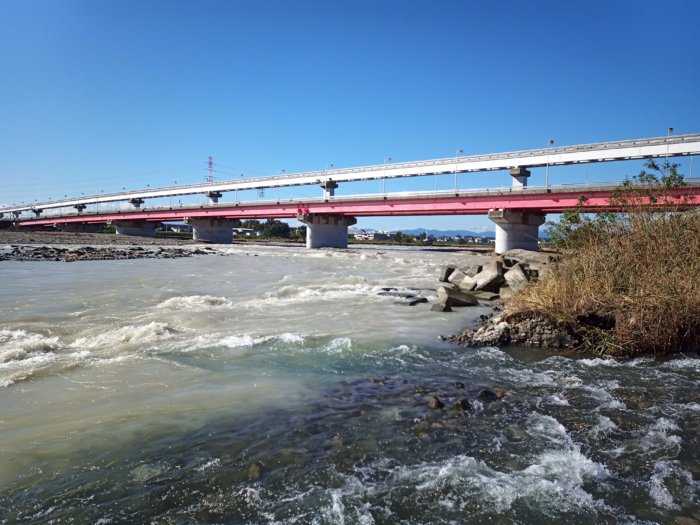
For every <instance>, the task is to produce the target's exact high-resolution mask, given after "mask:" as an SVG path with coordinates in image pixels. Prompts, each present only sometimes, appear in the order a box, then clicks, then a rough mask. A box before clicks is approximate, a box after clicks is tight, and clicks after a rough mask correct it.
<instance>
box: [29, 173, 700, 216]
mask: <svg viewBox="0 0 700 525" xmlns="http://www.w3.org/2000/svg"><path fill="white" fill-rule="evenodd" d="M615 189H616V186H603V187H589V188H555V189H550V190H549V191H546V190H544V189H542V188H527V189H514V188H513V189H509V190H507V191H506V190H501V191H482V192H478V193H477V192H472V193H469V194H466V195H465V194H454V192H452V193H449V192H438V193H437V194H436V193H435V192H429V193H425V194H420V195H416V194H413V195H410V196H409V195H402V194H387V195H386V196H384V195H372V196H350V197H333V198H330V199H311V200H309V199H307V200H290V201H280V202H251V203H239V204H235V203H220V204H213V205H202V206H184V207H178V208H145V209H134V210H120V211H109V212H103V213H86V212H83V213H79V214H78V213H75V214H69V215H58V216H52V217H43V218H37V219H28V220H24V221H22V222H21V223H20V224H21V225H23V226H40V225H45V226H49V225H54V224H65V223H105V222H110V221H119V220H145V221H179V220H183V219H186V218H197V217H220V218H231V219H259V218H294V217H296V216H297V215H299V214H301V213H316V214H337V215H347V216H353V217H366V216H392V215H395V216H399V215H485V214H487V213H488V211H489V210H491V209H517V210H532V211H533V212H541V213H559V212H562V211H563V210H565V209H568V208H573V207H575V206H577V205H581V204H580V200H581V197H585V199H586V200H585V203H584V204H582V205H581V206H582V208H583V209H585V210H588V211H596V210H603V209H611V206H610V202H609V200H610V196H611V194H612V192H613V191H614V190H615ZM674 193H675V194H676V195H677V196H682V195H690V196H694V198H695V201H694V204H700V202H698V201H700V199H698V197H700V180H697V179H693V180H691V181H689V184H688V186H687V187H685V188H682V189H680V190H676V191H675V192H674Z"/></svg>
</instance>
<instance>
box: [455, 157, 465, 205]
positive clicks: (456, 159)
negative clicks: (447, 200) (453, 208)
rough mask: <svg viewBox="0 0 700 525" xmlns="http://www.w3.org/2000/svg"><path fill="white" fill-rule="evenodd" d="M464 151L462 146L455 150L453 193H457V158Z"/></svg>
mask: <svg viewBox="0 0 700 525" xmlns="http://www.w3.org/2000/svg"><path fill="white" fill-rule="evenodd" d="M463 153H464V150H463V149H462V148H460V149H458V150H457V151H456V152H455V194H456V193H457V158H458V157H459V156H460V155H462V154H463Z"/></svg>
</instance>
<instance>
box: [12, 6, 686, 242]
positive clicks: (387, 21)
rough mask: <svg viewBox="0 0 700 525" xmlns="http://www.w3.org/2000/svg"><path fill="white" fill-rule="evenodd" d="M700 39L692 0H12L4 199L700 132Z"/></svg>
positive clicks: (565, 176)
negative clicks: (669, 131) (210, 171)
mask: <svg viewBox="0 0 700 525" xmlns="http://www.w3.org/2000/svg"><path fill="white" fill-rule="evenodd" d="M699 28H700V2H697V1H694V0H668V1H665V2H659V1H648V0H629V1H624V0H617V1H615V0H605V1H597V0H588V1H566V2H562V1H527V2H524V1H520V0H518V1H515V0H512V1H505V0H504V1H500V2H470V1H450V0H441V1H428V0H426V1H422V2H417V1H410V0H400V1H398V0H397V1H381V0H373V1H359V0H355V1H352V2H333V1H327V0H326V1H302V0H300V1H266V0H255V1H233V0H230V1H212V0H209V1H207V0H202V1H194V0H193V1H189V2H185V1H172V0H168V1H156V0H151V1H148V0H145V1H144V0H139V1H131V0H112V1H99V0H82V1H75V0H60V1H54V0H45V1H38V0H0V203H7V204H10V203H15V202H20V201H24V202H28V201H32V200H34V199H38V200H40V201H41V200H43V199H47V198H49V197H54V198H55V197H57V196H59V195H61V196H62V195H63V194H68V195H79V194H80V193H81V192H84V193H86V194H93V193H98V192H99V191H101V190H104V191H105V192H109V191H116V190H120V189H121V188H122V187H126V188H127V189H135V188H139V187H145V186H146V184H150V185H151V186H158V185H166V184H167V185H170V184H172V183H173V181H176V180H177V181H178V183H192V182H196V181H202V180H204V177H205V175H206V173H205V166H206V160H207V157H208V156H209V155H211V156H213V157H214V160H215V162H216V163H217V166H218V168H217V173H215V176H216V177H217V178H219V179H228V178H233V177H235V176H237V175H238V174H239V173H244V174H245V175H246V176H255V175H271V174H276V173H279V172H280V171H281V170H286V171H287V172H292V171H301V170H313V169H322V168H323V167H324V166H325V165H326V164H328V163H333V164H334V165H335V166H338V167H341V166H353V165H362V164H376V163H381V162H382V161H383V160H384V158H385V157H386V156H391V157H392V158H393V159H394V160H397V161H399V160H412V159H423V158H432V157H447V156H452V155H454V154H455V151H456V150H457V149H460V148H461V149H463V150H464V152H465V154H477V153H489V152H494V151H506V150H511V149H525V148H534V147H542V146H544V145H545V144H546V142H547V139H549V138H553V139H554V140H555V141H556V144H558V145H565V144H577V143H585V142H597V141H604V140H616V139H628V138H639V137H650V136H659V135H663V134H665V131H666V128H667V127H668V126H673V127H674V128H675V132H676V133H697V132H700V38H699V37H698V30H699ZM695 160H696V161H697V159H695ZM696 164H698V166H697V167H696V170H700V162H696ZM639 168H640V166H639V165H638V164H631V163H630V164H626V165H624V166H621V167H620V166H608V165H596V166H594V167H591V168H590V173H589V177H590V178H591V179H592V180H595V179H599V180H606V179H607V180H611V178H612V180H615V179H619V178H620V174H623V173H628V174H630V175H634V174H636V173H637V172H638V171H639ZM684 168H685V170H686V173H687V171H688V168H689V166H688V163H687V162H686V163H685V165H684ZM697 173H700V171H696V173H695V175H697ZM542 176H543V175H542V173H541V170H536V172H535V173H533V177H532V182H533V183H536V182H537V181H538V180H539V179H540V178H541V177H542ZM584 177H585V168H583V167H576V168H572V169H565V168H557V169H551V170H550V179H553V181H554V182H570V181H571V182H573V181H583V179H584ZM503 178H504V175H503V174H492V175H470V176H468V175H463V176H461V179H460V186H461V187H478V186H483V185H490V184H500V181H501V180H502V179H503ZM506 178H507V176H506ZM439 183H440V187H444V188H446V187H448V185H449V184H450V183H449V181H447V179H445V180H440V181H439ZM373 184H374V185H377V188H376V189H374V190H373V188H372V187H370V186H367V187H360V186H354V187H352V185H350V186H351V187H348V188H342V187H341V192H342V191H345V192H346V193H349V192H354V191H361V190H362V191H378V189H379V187H378V183H373ZM392 184H394V187H392ZM432 187H434V181H433V180H432V179H430V180H428V179H420V180H419V179H412V180H411V181H404V182H401V183H398V182H395V183H390V184H389V186H388V190H389V191H391V190H392V189H397V190H398V189H401V190H406V189H413V188H416V189H418V188H424V189H431V188H432ZM303 191H305V192H308V194H313V195H317V194H320V192H321V190H320V189H318V188H308V189H306V190H303ZM303 191H300V190H296V193H295V195H302V194H304V193H303ZM283 192H285V193H284V194H283V195H282V196H287V195H291V190H283ZM251 198H253V197H252V196H251ZM359 225H360V226H361V227H377V228H397V227H405V228H411V227H415V226H419V225H422V226H426V227H435V228H440V229H448V228H451V229H456V228H472V229H478V228H487V227H488V228H490V226H489V222H488V220H487V219H485V218H478V217H435V218H425V217H423V218H401V219H398V218H397V219H394V218H381V219H380V218H376V219H374V218H370V219H362V220H361V221H360V224H359Z"/></svg>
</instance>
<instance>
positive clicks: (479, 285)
mask: <svg viewBox="0 0 700 525" xmlns="http://www.w3.org/2000/svg"><path fill="white" fill-rule="evenodd" d="M558 260H559V258H558V255H556V254H551V253H543V252H531V251H527V250H511V251H509V252H506V253H504V254H503V255H495V254H494V255H493V256H492V258H491V260H490V261H489V262H488V263H487V264H485V265H474V266H470V267H468V268H459V267H457V266H445V267H443V268H442V270H441V272H440V276H439V281H440V282H442V283H444V284H443V285H442V286H440V288H438V297H439V298H440V302H439V303H438V304H436V305H434V306H433V310H436V311H442V312H448V311H451V310H452V308H453V307H463V306H475V305H477V304H479V303H480V302H484V301H487V302H489V303H490V304H492V305H493V307H494V310H495V312H496V313H497V315H493V314H492V315H491V316H481V318H480V321H481V326H479V327H478V328H474V329H468V330H465V331H464V332H462V333H461V334H457V335H454V336H452V337H450V338H448V339H449V340H451V341H454V342H456V343H458V344H460V345H462V346H507V345H513V346H531V347H543V348H573V347H575V346H578V341H577V340H576V338H575V337H574V336H573V335H572V334H571V333H570V332H569V331H568V330H567V329H566V327H564V326H559V325H557V324H556V323H555V322H553V321H552V320H550V319H547V318H545V317H541V316H537V315H532V314H531V315H527V316H525V315H507V314H503V313H501V305H502V304H503V301H506V300H507V299H508V298H509V297H511V296H512V295H513V293H515V292H517V291H518V290H520V289H522V288H523V287H525V286H527V285H528V284H529V283H530V282H535V281H537V280H539V279H540V278H542V277H544V276H545V275H547V272H549V271H551V267H552V265H553V264H555V263H556V262H558Z"/></svg>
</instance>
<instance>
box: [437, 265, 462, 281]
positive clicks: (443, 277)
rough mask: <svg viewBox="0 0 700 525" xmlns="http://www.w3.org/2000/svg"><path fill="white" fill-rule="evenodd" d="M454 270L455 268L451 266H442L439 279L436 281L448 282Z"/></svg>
mask: <svg viewBox="0 0 700 525" xmlns="http://www.w3.org/2000/svg"><path fill="white" fill-rule="evenodd" d="M456 269H457V267H456V266H452V265H447V266H443V267H442V268H441V269H440V277H439V278H438V281H440V282H441V283H446V282H449V281H448V279H449V278H450V275H452V272H454V271H455V270H456Z"/></svg>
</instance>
